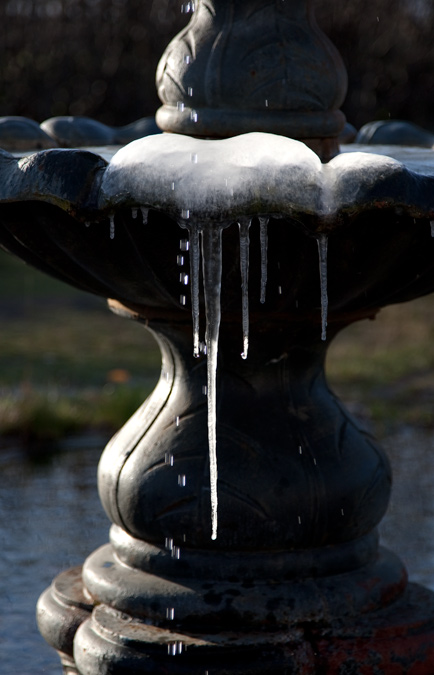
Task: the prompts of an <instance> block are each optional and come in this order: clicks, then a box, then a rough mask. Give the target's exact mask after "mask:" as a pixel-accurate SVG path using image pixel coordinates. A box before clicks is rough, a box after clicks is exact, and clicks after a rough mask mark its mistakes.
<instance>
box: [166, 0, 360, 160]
mask: <svg viewBox="0 0 434 675" xmlns="http://www.w3.org/2000/svg"><path fill="white" fill-rule="evenodd" d="M312 4H313V3H312V2H311V0H297V1H296V2H294V1H292V2H279V3H270V2H267V1H265V0H262V1H259V2H258V0H254V1H253V0H249V1H247V2H246V1H244V2H238V1H237V0H223V1H222V0H219V1H218V2H214V0H207V1H206V2H202V0H199V2H198V3H197V7H196V10H195V12H194V14H193V18H192V20H191V22H190V24H189V25H188V26H187V27H186V28H185V29H184V30H183V31H182V32H181V33H180V34H179V35H178V36H177V37H176V38H174V40H173V41H172V42H171V43H170V45H169V46H168V47H167V49H166V51H165V53H164V54H163V57H162V59H161V61H160V64H159V67H158V70H157V87H158V94H159V96H160V99H161V101H162V102H163V106H162V107H161V108H160V109H159V110H158V111H157V116H156V119H157V123H158V125H159V126H160V127H161V128H162V129H163V130H164V131H171V132H176V133H183V134H189V135H193V136H207V137H220V138H221V137H226V136H234V135H237V134H242V133H246V132H249V131H266V132H270V133H276V134H280V135H282V136H289V137H291V138H296V139H303V140H305V142H306V143H308V144H309V145H310V147H313V149H315V150H316V151H317V152H318V154H320V156H321V157H322V158H323V159H330V157H331V156H333V154H336V152H337V141H336V138H337V136H338V135H339V132H340V131H341V129H342V128H343V126H344V123H345V118H344V115H343V114H342V113H341V112H340V111H339V106H340V105H341V103H342V101H343V99H344V96H345V93H346V84H347V80H346V72H345V68H344V66H343V63H342V61H341V59H340V56H339V54H338V52H337V51H336V50H335V48H334V47H333V45H332V44H331V43H330V42H329V40H328V39H327V38H326V36H325V35H324V34H323V33H322V32H321V31H320V29H319V28H318V26H317V24H316V22H315V19H314V14H313V9H312ZM326 139H327V140H326ZM332 139H335V143H334V145H333V143H332Z"/></svg>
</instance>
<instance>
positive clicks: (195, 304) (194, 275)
mask: <svg viewBox="0 0 434 675" xmlns="http://www.w3.org/2000/svg"><path fill="white" fill-rule="evenodd" d="M188 230H189V233H190V240H189V244H190V277H191V312H192V318H193V354H194V356H195V357H196V358H198V357H199V356H200V348H199V343H200V340H199V269H200V248H199V234H200V230H199V226H198V225H197V224H195V223H190V224H189V226H188Z"/></svg>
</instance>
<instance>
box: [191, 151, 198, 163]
mask: <svg viewBox="0 0 434 675" xmlns="http://www.w3.org/2000/svg"><path fill="white" fill-rule="evenodd" d="M190 159H191V161H192V162H193V164H197V154H196V153H195V152H192V153H191V155H190Z"/></svg>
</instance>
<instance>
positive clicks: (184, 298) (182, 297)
mask: <svg viewBox="0 0 434 675" xmlns="http://www.w3.org/2000/svg"><path fill="white" fill-rule="evenodd" d="M179 302H180V303H181V305H185V303H186V302H187V297H186V296H185V295H180V296H179Z"/></svg>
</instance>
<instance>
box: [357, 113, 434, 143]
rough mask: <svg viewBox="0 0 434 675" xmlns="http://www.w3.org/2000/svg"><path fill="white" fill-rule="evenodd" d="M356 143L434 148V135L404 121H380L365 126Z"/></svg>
mask: <svg viewBox="0 0 434 675" xmlns="http://www.w3.org/2000/svg"><path fill="white" fill-rule="evenodd" d="M355 142H356V143H361V144H362V143H363V144H365V145H404V146H413V147H420V148H431V149H432V148H434V134H432V133H431V132H430V131H427V130H426V129H422V127H419V126H417V124H413V123H412V122H406V121H404V120H380V121H378V122H369V123H368V124H365V125H364V126H363V127H362V128H361V129H360V131H359V133H358V134H357V137H356V139H355Z"/></svg>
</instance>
